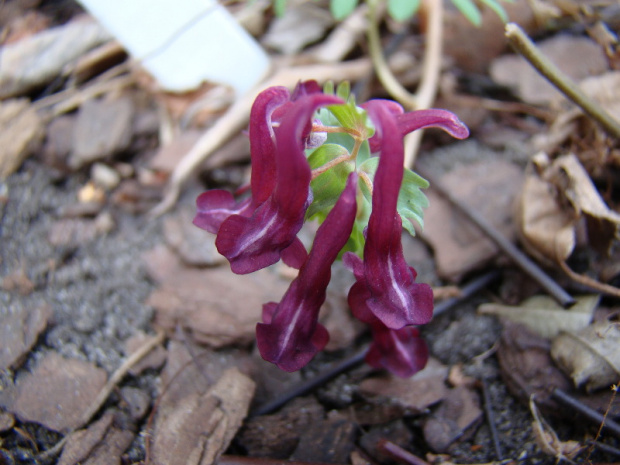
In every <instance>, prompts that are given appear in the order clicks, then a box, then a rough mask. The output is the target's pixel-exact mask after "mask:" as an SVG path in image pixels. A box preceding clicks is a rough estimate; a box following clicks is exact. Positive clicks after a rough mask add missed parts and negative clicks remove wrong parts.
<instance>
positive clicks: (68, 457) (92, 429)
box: [58, 412, 114, 465]
mask: <svg viewBox="0 0 620 465" xmlns="http://www.w3.org/2000/svg"><path fill="white" fill-rule="evenodd" d="M113 421H114V414H113V413H112V412H106V413H104V414H103V416H102V417H101V418H100V419H99V420H97V421H96V422H94V423H93V424H92V425H90V426H89V427H88V428H87V429H81V430H78V431H75V432H73V433H71V435H70V436H69V438H68V439H67V443H66V444H65V446H64V447H63V449H62V455H61V456H60V458H59V459H58V465H75V464H77V463H80V462H82V461H84V460H86V459H88V457H89V455H90V454H91V452H92V451H93V449H94V448H95V447H96V446H97V444H99V443H100V442H101V441H102V440H103V437H104V436H105V434H106V432H107V431H108V430H109V429H110V427H111V426H112V423H113Z"/></svg>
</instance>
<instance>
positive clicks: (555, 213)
mask: <svg viewBox="0 0 620 465" xmlns="http://www.w3.org/2000/svg"><path fill="white" fill-rule="evenodd" d="M515 208H516V212H515V222H516V224H517V230H518V232H519V237H520V239H521V242H522V243H523V246H524V247H525V248H526V250H527V251H528V253H530V254H531V255H533V256H534V257H536V258H537V259H538V260H539V261H542V262H544V263H546V264H549V265H552V264H555V263H557V260H558V259H561V260H566V259H567V258H568V257H569V256H570V254H571V253H572V251H573V249H574V248H575V231H574V218H573V217H572V216H571V215H570V214H569V213H568V212H567V211H565V210H564V209H562V208H561V206H560V204H559V203H558V201H557V198H556V191H555V188H554V187H553V186H552V185H551V184H550V183H548V182H547V181H545V180H544V179H542V178H541V177H540V176H538V175H537V174H536V173H532V172H530V173H528V174H527V175H526V177H525V181H524V183H523V187H522V189H521V193H520V194H519V195H518V197H517V203H516V205H515Z"/></svg>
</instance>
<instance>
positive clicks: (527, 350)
mask: <svg viewBox="0 0 620 465" xmlns="http://www.w3.org/2000/svg"><path fill="white" fill-rule="evenodd" d="M503 326H504V328H503V330H502V336H501V338H500V341H499V346H498V348H497V359H498V361H499V366H500V369H501V373H502V377H503V378H504V381H505V383H506V386H507V387H508V390H509V391H510V392H511V393H512V394H513V395H514V396H515V397H517V398H518V399H519V400H521V401H522V402H523V403H526V402H529V399H530V396H532V395H535V396H536V400H537V402H539V403H541V404H542V405H544V406H545V407H546V408H547V409H549V410H555V411H558V409H560V407H559V406H558V404H556V403H555V402H554V401H553V400H552V399H551V398H550V395H551V393H552V392H553V390H554V389H555V388H559V389H562V390H564V391H570V389H571V383H570V380H569V379H568V378H567V377H566V376H565V375H564V373H562V371H561V370H560V369H559V368H557V367H556V366H555V364H554V363H553V360H552V359H551V355H550V354H549V349H550V347H551V343H550V342H549V341H548V340H547V339H543V338H542V337H540V336H537V335H536V334H533V333H532V332H531V331H529V330H528V329H527V328H525V327H524V326H522V325H520V324H517V323H513V322H511V321H504V323H503ZM560 410H561V409H560Z"/></svg>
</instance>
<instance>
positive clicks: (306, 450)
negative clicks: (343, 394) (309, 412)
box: [289, 410, 357, 463]
mask: <svg viewBox="0 0 620 465" xmlns="http://www.w3.org/2000/svg"><path fill="white" fill-rule="evenodd" d="M356 435H357V428H356V424H355V423H354V422H352V421H350V420H348V419H347V418H345V417H343V416H342V414H340V413H339V412H337V411H335V410H333V411H331V412H329V413H328V414H327V418H325V419H323V418H322V419H320V420H318V421H313V422H311V423H310V424H309V425H308V426H307V427H306V428H304V430H303V434H302V435H301V437H300V440H299V443H298V444H297V447H296V448H295V451H294V452H293V455H291V457H290V458H289V460H291V461H299V462H303V461H305V462H311V461H312V462H315V463H316V462H319V463H347V462H348V458H349V455H351V452H353V448H354V447H355V446H354V441H355V437H356Z"/></svg>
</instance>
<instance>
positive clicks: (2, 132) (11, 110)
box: [0, 47, 44, 180]
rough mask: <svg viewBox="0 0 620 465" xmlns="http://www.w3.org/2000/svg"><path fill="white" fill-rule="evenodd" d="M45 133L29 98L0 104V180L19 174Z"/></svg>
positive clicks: (40, 119) (0, 54)
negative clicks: (16, 172)
mask: <svg viewBox="0 0 620 465" xmlns="http://www.w3.org/2000/svg"><path fill="white" fill-rule="evenodd" d="M0 56H2V53H1V47H0ZM1 68H2V67H1V66H0V69H1ZM43 134H44V127H43V120H42V118H41V117H40V116H39V114H38V113H37V112H36V110H35V109H34V108H33V107H32V106H31V105H30V102H29V101H28V99H12V100H7V101H4V102H0V180H3V179H6V178H7V177H8V176H9V175H11V174H13V173H14V172H15V171H17V169H18V168H19V167H20V166H21V164H22V162H23V161H24V160H25V159H26V157H28V156H29V155H30V154H31V153H34V152H35V151H36V150H37V148H38V147H39V146H40V144H41V141H42V139H43Z"/></svg>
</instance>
